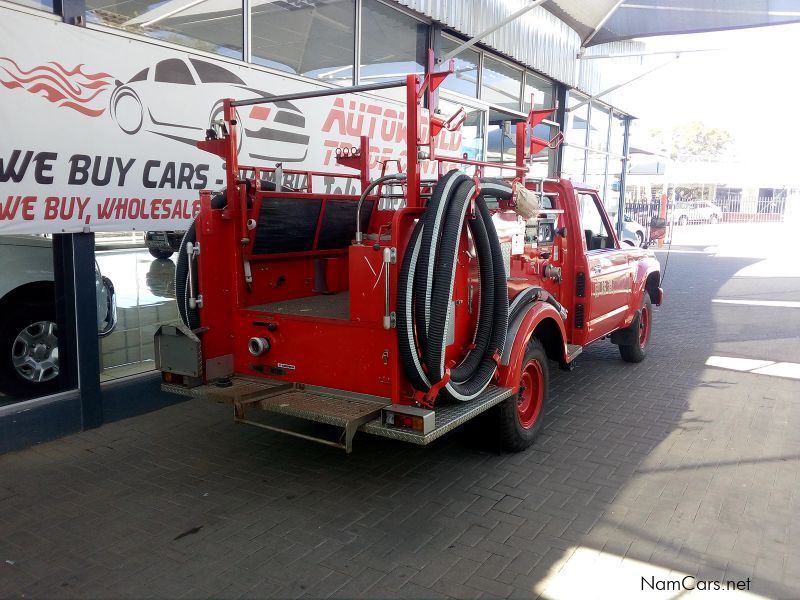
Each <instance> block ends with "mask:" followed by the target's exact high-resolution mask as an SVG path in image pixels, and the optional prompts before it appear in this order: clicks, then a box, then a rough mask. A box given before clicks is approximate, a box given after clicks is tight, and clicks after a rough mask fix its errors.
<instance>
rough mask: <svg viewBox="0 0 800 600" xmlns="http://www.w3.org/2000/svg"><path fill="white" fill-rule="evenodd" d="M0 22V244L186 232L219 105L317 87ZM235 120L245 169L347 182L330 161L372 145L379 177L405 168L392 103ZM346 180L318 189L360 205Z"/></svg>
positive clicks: (22, 16)
mask: <svg viewBox="0 0 800 600" xmlns="http://www.w3.org/2000/svg"><path fill="white" fill-rule="evenodd" d="M0 18H1V19H2V22H3V30H4V34H3V36H2V37H0V107H2V110H0V131H2V133H3V143H2V145H0V235H2V234H9V233H62V232H66V233H70V232H80V231H130V230H169V229H185V228H186V227H187V226H188V224H189V223H190V221H191V219H193V218H194V216H195V215H196V214H197V212H198V209H199V190H202V189H212V190H216V189H220V188H222V187H224V186H225V182H224V179H223V174H224V171H223V168H222V161H221V159H220V158H219V157H217V156H215V155H213V154H209V153H207V152H203V151H201V150H199V149H198V148H197V147H196V146H195V144H196V142H197V141H198V140H201V139H203V138H204V136H205V131H206V129H207V128H208V126H209V123H210V122H211V121H212V120H214V119H217V118H220V116H221V109H222V103H221V99H223V98H236V99H246V98H256V97H261V96H272V95H279V94H289V93H296V92H303V91H308V90H313V89H318V87H319V86H315V85H313V84H312V83H309V82H305V81H301V80H298V79H294V78H291V77H286V76H282V75H279V74H276V73H271V72H265V71H262V70H260V69H255V68H251V67H248V66H246V65H243V64H237V63H232V62H227V61H223V60H217V59H214V58H209V57H207V56H205V55H203V56H200V55H196V54H191V53H189V52H187V51H180V50H175V49H172V48H167V47H163V46H159V45H157V44H154V43H148V42H144V41H139V40H133V39H129V38H127V37H123V36H119V35H114V34H110V33H106V32H102V31H97V30H92V29H86V28H82V27H74V26H70V25H65V24H63V23H61V22H55V21H54V20H52V19H51V18H47V17H44V16H36V15H31V14H27V13H24V12H19V11H16V10H13V9H8V8H2V7H0ZM401 89H402V88H401ZM403 91H404V90H403ZM239 111H240V112H239V115H238V121H239V123H240V125H241V127H240V129H239V132H240V138H241V147H240V149H239V161H240V164H243V165H253V166H255V165H258V166H275V164H276V163H279V162H281V163H283V165H284V167H285V168H287V169H303V168H305V169H312V170H336V171H343V170H344V169H343V168H342V167H339V166H337V165H336V161H335V156H336V149H337V148H339V147H348V146H358V137H359V136H360V135H367V136H369V137H370V143H371V152H370V154H371V157H372V165H371V167H372V169H374V173H375V174H377V173H378V172H379V170H380V166H381V164H380V161H386V160H390V159H397V160H399V161H401V167H402V169H403V170H404V169H405V139H406V134H407V131H406V121H407V119H406V115H405V105H404V104H400V103H398V102H396V101H393V100H391V99H388V98H387V99H378V98H376V97H375V96H371V95H370V96H367V95H352V94H351V95H346V96H331V97H325V98H315V99H308V100H297V101H294V102H280V103H276V104H259V105H254V106H248V107H242V108H240V109H239ZM437 147H438V148H439V150H440V151H441V152H442V153H443V154H454V153H458V152H460V148H461V135H460V133H450V132H447V131H443V132H442V133H441V134H440V135H439V136H438V138H437ZM425 168H426V170H427V171H429V172H430V171H431V170H432V169H433V168H434V165H432V164H427V165H425ZM348 181H349V180H345V179H334V178H331V179H330V180H329V181H327V180H326V181H324V182H322V185H320V182H318V181H315V182H314V189H315V191H317V190H319V191H323V192H331V193H335V192H342V191H344V192H345V193H357V192H358V191H359V190H358V189H355V188H354V186H357V184H355V183H352V182H351V183H349V184H348V183H347V182H348ZM285 183H286V185H290V186H293V187H297V186H300V185H302V184H303V182H297V181H286V182H285ZM347 185H350V186H351V187H353V189H347V188H346V186H347ZM342 186H345V189H344V190H343V189H342Z"/></svg>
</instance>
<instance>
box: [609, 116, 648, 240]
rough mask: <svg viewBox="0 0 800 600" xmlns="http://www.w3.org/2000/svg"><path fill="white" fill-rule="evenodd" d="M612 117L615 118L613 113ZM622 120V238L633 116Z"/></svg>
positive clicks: (619, 226) (619, 234)
mask: <svg viewBox="0 0 800 600" xmlns="http://www.w3.org/2000/svg"><path fill="white" fill-rule="evenodd" d="M611 118H612V119H613V118H614V115H613V113H612V115H611ZM622 122H623V134H622V135H623V138H622V171H621V172H620V174H619V210H618V211H617V237H618V238H619V239H620V240H621V239H622V219H624V218H625V215H624V213H625V179H626V176H627V174H628V149H629V147H630V144H629V137H630V133H631V117H629V116H626V117H625V118H624V119H623V120H622ZM609 129H610V128H609ZM648 226H649V225H648Z"/></svg>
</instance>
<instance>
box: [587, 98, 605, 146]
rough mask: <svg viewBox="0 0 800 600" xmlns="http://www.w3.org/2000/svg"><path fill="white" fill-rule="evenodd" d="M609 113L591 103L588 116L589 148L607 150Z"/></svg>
mask: <svg viewBox="0 0 800 600" xmlns="http://www.w3.org/2000/svg"><path fill="white" fill-rule="evenodd" d="M609 117H610V111H609V110H608V109H607V108H605V107H603V106H600V105H599V104H595V103H592V112H591V114H590V115H589V147H590V148H592V149H593V150H602V151H603V152H605V151H607V150H608V120H609Z"/></svg>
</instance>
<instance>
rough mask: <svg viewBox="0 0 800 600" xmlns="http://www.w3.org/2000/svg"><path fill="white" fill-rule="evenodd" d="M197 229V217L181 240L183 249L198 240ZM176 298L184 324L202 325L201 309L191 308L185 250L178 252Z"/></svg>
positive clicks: (193, 326)
mask: <svg viewBox="0 0 800 600" xmlns="http://www.w3.org/2000/svg"><path fill="white" fill-rule="evenodd" d="M196 231H197V219H195V220H194V221H192V224H191V225H190V226H189V228H188V229H187V230H186V233H184V234H183V240H181V248H182V249H183V248H186V244H187V242H192V243H193V244H194V243H195V242H196V241H197V234H196ZM196 272H197V271H195V273H196ZM175 300H176V301H177V303H178V312H179V313H180V315H181V320H182V321H183V322H184V324H186V326H187V327H189V328H190V329H196V328H198V327H200V313H199V311H198V310H197V309H196V308H194V309H192V308H189V257H188V255H187V254H186V251H185V250H181V251H180V252H178V260H177V264H176V265H175Z"/></svg>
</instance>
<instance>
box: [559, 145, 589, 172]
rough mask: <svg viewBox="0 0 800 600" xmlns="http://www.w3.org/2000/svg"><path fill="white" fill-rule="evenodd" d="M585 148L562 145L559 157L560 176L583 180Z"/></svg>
mask: <svg viewBox="0 0 800 600" xmlns="http://www.w3.org/2000/svg"><path fill="white" fill-rule="evenodd" d="M585 169H586V150H584V149H583V148H575V147H574V146H564V150H563V155H562V159H561V176H562V177H564V178H565V179H572V180H573V181H583V180H584V178H585V176H586V174H585Z"/></svg>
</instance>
